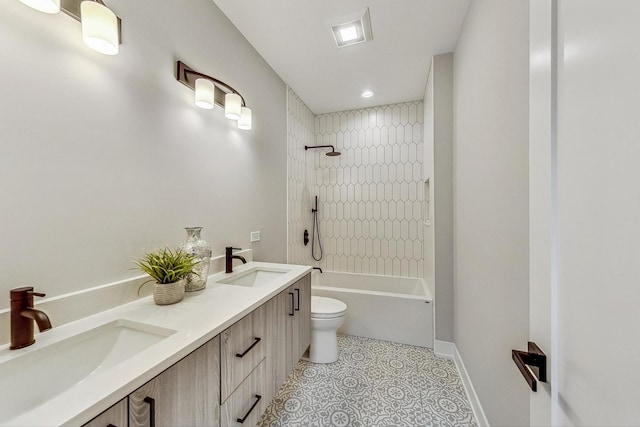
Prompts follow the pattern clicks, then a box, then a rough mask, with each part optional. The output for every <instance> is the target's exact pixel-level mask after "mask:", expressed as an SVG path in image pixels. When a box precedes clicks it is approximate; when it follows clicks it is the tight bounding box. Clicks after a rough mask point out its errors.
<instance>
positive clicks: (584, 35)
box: [530, 0, 640, 425]
mask: <svg viewBox="0 0 640 427" xmlns="http://www.w3.org/2000/svg"><path fill="white" fill-rule="evenodd" d="M530 5H531V21H530V22H531V28H530V31H531V56H530V67H531V81H530V94H531V101H530V115H531V116H530V124H531V126H530V129H531V139H530V147H531V149H530V170H531V176H530V182H531V189H530V190H531V191H530V223H531V229H530V236H531V237H530V271H531V273H530V274H531V277H530V289H531V294H530V302H531V307H530V313H531V314H530V315H531V319H530V325H531V330H530V336H531V340H532V341H535V342H537V343H538V344H539V345H540V347H541V348H542V349H543V350H544V351H545V352H546V353H547V355H548V356H549V360H550V375H549V381H550V382H549V384H546V385H544V386H543V387H539V389H538V393H531V400H530V401H531V424H532V425H637V424H638V422H640V405H639V404H638V402H640V389H639V388H638V387H637V384H638V382H639V381H638V380H640V374H639V373H638V370H637V368H636V365H637V363H638V360H639V359H638V355H639V354H640V340H639V339H638V338H639V337H640V315H638V307H640V90H639V89H638V87H639V83H638V81H639V80H638V79H639V76H640V42H639V40H640V25H638V20H639V19H640V2H638V1H637V0H609V1H602V0H555V1H553V0H542V1H539V0H536V1H531V2H530Z"/></svg>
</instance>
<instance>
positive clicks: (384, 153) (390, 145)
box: [307, 102, 424, 277]
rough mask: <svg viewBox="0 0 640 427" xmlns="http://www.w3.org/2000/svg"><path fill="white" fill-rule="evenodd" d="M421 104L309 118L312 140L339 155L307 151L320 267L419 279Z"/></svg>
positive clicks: (421, 188)
mask: <svg viewBox="0 0 640 427" xmlns="http://www.w3.org/2000/svg"><path fill="white" fill-rule="evenodd" d="M422 108H423V106H422V102H408V103H402V104H396V105H386V106H380V107H373V108H367V109H361V110H353V111H343V112H339V113H329V114H321V115H317V116H316V117H315V123H314V130H315V145H334V146H335V147H336V150H337V151H340V152H341V153H342V155H341V156H339V157H327V156H325V155H324V154H325V151H326V150H313V151H309V152H308V153H307V160H308V162H309V163H307V167H308V168H309V174H308V175H307V185H308V187H307V188H308V189H309V191H311V192H313V191H315V192H316V194H317V195H318V198H319V209H320V213H319V220H320V232H321V237H322V240H323V246H324V259H323V260H322V261H321V262H320V263H319V265H320V267H322V268H323V269H327V270H332V271H347V272H356V273H371V274H384V275H394V276H411V277H422V274H423V268H424V264H423V256H422V245H423V227H421V224H422V203H423V200H424V188H423V185H422V161H423V159H422V156H423V147H422V146H423V138H422V121H423V112H422ZM313 195H315V194H311V196H313Z"/></svg>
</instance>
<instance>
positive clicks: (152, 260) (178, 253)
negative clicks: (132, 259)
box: [136, 248, 198, 305]
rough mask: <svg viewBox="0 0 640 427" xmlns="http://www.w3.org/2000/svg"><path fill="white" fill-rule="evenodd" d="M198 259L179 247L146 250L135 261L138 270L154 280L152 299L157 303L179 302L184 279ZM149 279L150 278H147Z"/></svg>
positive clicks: (182, 295) (181, 296)
mask: <svg viewBox="0 0 640 427" xmlns="http://www.w3.org/2000/svg"><path fill="white" fill-rule="evenodd" d="M197 264H198V260H197V259H196V258H195V257H194V256H193V255H190V254H187V253H186V252H184V251H183V250H181V249H176V250H174V251H172V250H171V249H169V248H164V249H160V250H159V251H156V252H148V253H146V254H145V255H144V257H143V258H142V259H139V260H138V261H136V265H137V266H138V268H139V269H140V270H142V271H143V272H145V273H147V274H148V275H149V276H151V278H152V279H153V280H155V281H156V283H155V284H154V288H153V300H154V301H155V303H156V304H158V305H168V304H174V303H176V302H179V301H181V300H182V298H183V297H184V292H185V289H184V281H185V279H186V278H187V277H188V276H189V275H190V274H191V273H193V269H194V267H195V266H196V265H197ZM149 281H151V280H149Z"/></svg>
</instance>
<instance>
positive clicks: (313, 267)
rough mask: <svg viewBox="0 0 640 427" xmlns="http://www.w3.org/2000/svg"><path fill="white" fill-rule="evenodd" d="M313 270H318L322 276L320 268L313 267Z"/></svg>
mask: <svg viewBox="0 0 640 427" xmlns="http://www.w3.org/2000/svg"><path fill="white" fill-rule="evenodd" d="M313 269H314V270H320V274H322V269H321V268H320V267H313Z"/></svg>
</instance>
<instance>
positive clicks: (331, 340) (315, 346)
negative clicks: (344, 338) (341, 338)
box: [309, 316, 344, 363]
mask: <svg viewBox="0 0 640 427" xmlns="http://www.w3.org/2000/svg"><path fill="white" fill-rule="evenodd" d="M343 323H344V316H341V317H336V318H333V319H314V318H311V346H310V348H309V361H310V362H313V363H333V362H335V361H337V360H338V337H337V333H338V328H339V327H340V326H342V324H343Z"/></svg>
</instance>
